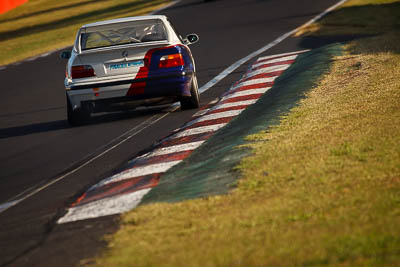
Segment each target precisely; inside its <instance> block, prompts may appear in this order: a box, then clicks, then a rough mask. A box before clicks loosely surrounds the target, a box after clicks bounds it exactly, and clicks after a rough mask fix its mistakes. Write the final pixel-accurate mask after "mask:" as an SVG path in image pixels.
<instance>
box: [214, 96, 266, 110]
mask: <svg viewBox="0 0 400 267" xmlns="http://www.w3.org/2000/svg"><path fill="white" fill-rule="evenodd" d="M257 100H258V99H251V100H244V101H236V102H229V103H223V104H219V105H216V106H215V107H213V108H211V109H209V111H216V110H218V109H223V108H233V107H237V106H250V105H252V104H254V103H256V102H257Z"/></svg>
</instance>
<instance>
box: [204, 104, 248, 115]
mask: <svg viewBox="0 0 400 267" xmlns="http://www.w3.org/2000/svg"><path fill="white" fill-rule="evenodd" d="M248 106H249V105H240V106H234V107H229V108H219V109H215V110H210V111H209V112H207V114H206V115H209V114H215V113H220V112H225V111H231V110H240V109H244V108H247V107H248Z"/></svg>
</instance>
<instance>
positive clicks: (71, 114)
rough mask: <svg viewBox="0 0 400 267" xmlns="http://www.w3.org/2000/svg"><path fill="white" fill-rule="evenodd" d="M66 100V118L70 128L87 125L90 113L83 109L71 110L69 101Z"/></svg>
mask: <svg viewBox="0 0 400 267" xmlns="http://www.w3.org/2000/svg"><path fill="white" fill-rule="evenodd" d="M66 98H67V118H68V123H69V124H70V125H71V126H78V125H83V124H85V123H87V122H88V121H89V119H90V112H89V111H86V110H83V109H76V110H73V108H72V104H71V101H69V98H68V95H66Z"/></svg>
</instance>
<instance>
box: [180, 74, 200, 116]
mask: <svg viewBox="0 0 400 267" xmlns="http://www.w3.org/2000/svg"><path fill="white" fill-rule="evenodd" d="M180 102H181V109H182V110H186V109H194V108H199V107H200V97H199V85H198V84H197V78H196V76H193V79H192V85H191V88H190V97H184V98H182V99H181V101H180Z"/></svg>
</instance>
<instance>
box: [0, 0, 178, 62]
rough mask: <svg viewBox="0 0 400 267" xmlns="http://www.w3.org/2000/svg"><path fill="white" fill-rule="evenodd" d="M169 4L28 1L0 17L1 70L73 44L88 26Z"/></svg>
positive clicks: (153, 0)
mask: <svg viewBox="0 0 400 267" xmlns="http://www.w3.org/2000/svg"><path fill="white" fill-rule="evenodd" d="M170 2H171V1H170V0H118V1H114V0H83V1H82V0H69V1H54V0H30V1H29V2H27V3H25V4H23V5H21V6H19V7H17V8H15V9H13V10H11V11H9V12H7V13H4V14H2V15H0V47H1V50H0V66H2V65H6V64H10V63H13V62H17V61H20V60H23V59H26V58H29V57H33V56H37V55H40V54H42V53H45V52H49V51H53V50H56V49H60V48H62V47H67V46H70V45H72V44H73V42H74V39H75V35H76V32H77V31H78V29H79V28H80V27H81V26H82V25H83V24H87V23H90V22H96V21H100V20H107V19H113V18H120V17H129V16H138V15H145V14H148V13H149V12H151V11H153V10H156V9H158V8H161V7H162V6H164V5H166V4H168V3H170Z"/></svg>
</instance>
